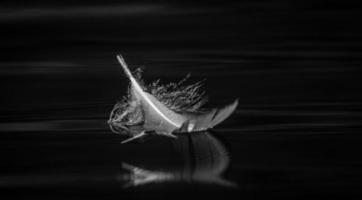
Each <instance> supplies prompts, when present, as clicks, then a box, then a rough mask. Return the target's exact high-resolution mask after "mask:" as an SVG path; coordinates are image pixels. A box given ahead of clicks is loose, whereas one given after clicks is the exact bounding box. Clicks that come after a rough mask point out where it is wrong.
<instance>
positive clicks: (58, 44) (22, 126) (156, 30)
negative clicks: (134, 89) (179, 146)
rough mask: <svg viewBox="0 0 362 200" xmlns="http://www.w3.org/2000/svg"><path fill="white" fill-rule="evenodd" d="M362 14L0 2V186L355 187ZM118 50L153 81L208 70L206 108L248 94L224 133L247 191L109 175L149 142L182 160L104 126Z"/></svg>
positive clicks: (314, 8)
mask: <svg viewBox="0 0 362 200" xmlns="http://www.w3.org/2000/svg"><path fill="white" fill-rule="evenodd" d="M361 11H362V10H361V7H360V6H359V5H358V4H356V3H352V2H349V1H297V2H294V1H276V0H275V1H274V0H273V1H251V0H250V1H234V2H232V1H231V2H227V1H222V2H219V1H209V2H205V1H204V2H197V3H196V2H192V1H190V2H188V1H101V2H96V1H94V2H92V1H84V2H82V1H69V2H68V1H9V2H6V1H5V2H4V1H2V2H1V3H0V32H1V37H0V43H1V45H0V52H1V54H0V91H1V100H0V101H1V107H0V122H1V123H0V139H1V140H0V143H1V144H0V152H1V153H0V155H1V157H2V161H1V164H0V166H1V172H0V188H1V190H2V191H4V192H2V194H6V195H8V196H7V197H22V198H24V197H29V198H30V197H45V198H49V197H52V198H65V199H69V198H70V197H75V198H106V197H109V198H123V197H151V198H161V197H168V198H171V197H173V196H172V195H174V194H183V195H184V196H186V197H187V196H189V195H190V196H191V195H192V194H191V193H193V194H194V195H196V194H199V195H201V196H205V198H206V197H215V196H214V195H215V193H217V194H220V195H221V196H222V197H223V196H227V195H230V194H237V195H238V196H239V197H241V198H245V199H253V198H272V197H274V198H283V197H286V198H293V199H295V198H301V199H303V198H311V197H312V198H313V197H314V198H329V199H331V198H332V199H333V198H340V197H346V196H347V197H352V196H353V197H357V196H359V195H360V185H361V172H360V169H361V167H362V166H361V165H362V162H361V159H360V152H361V150H362V149H361V147H360V146H361V145H360V144H361V142H362V136H360V134H361V116H362V113H361V111H362V106H361V100H362V95H361V91H362V87H361V64H362V63H361V59H362V57H361V53H362V32H361V28H360V27H361V20H360V15H361ZM118 53H122V55H123V56H124V57H125V59H126V61H127V62H128V63H129V65H130V66H131V67H138V66H144V69H145V71H144V74H143V76H144V79H145V81H146V82H149V81H152V80H156V79H158V78H160V79H161V80H162V81H164V82H168V81H175V80H181V79H182V78H183V77H184V76H185V75H186V74H188V73H191V75H192V76H191V81H196V80H203V79H205V87H204V89H205V90H206V92H207V94H208V96H209V100H210V101H209V104H208V105H207V106H208V107H213V106H221V105H223V104H226V103H229V102H231V101H232V100H233V99H235V98H238V99H239V107H238V109H237V110H236V112H235V114H234V115H233V116H232V117H231V118H230V119H228V120H227V121H225V122H224V123H223V124H222V125H221V126H220V127H218V128H217V129H216V133H215V134H216V135H217V136H218V137H220V138H221V140H222V141H224V142H225V143H226V145H227V146H228V148H229V151H230V154H231V158H232V159H231V165H230V168H229V170H228V171H227V172H226V176H227V177H228V178H229V179H230V180H233V181H234V182H236V183H238V185H239V187H238V189H232V190H229V189H224V188H219V187H216V186H202V185H197V187H195V186H194V185H192V184H191V185H187V184H184V185H174V186H170V185H162V184H161V185H158V186H156V187H150V188H148V187H146V189H144V188H141V189H136V190H135V191H133V190H124V189H122V187H121V184H120V183H119V182H117V181H115V180H113V178H109V177H113V176H114V174H117V173H119V170H120V169H121V163H122V162H123V161H126V160H143V159H144V155H143V153H144V151H152V152H153V153H154V155H153V156H154V159H150V160H149V162H148V163H151V165H157V163H158V165H161V166H162V164H160V163H163V164H165V163H167V160H172V159H173V155H169V154H167V155H163V154H162V152H165V151H168V145H166V143H167V141H168V140H167V139H162V138H161V139H159V140H158V139H155V140H151V141H146V142H145V143H141V144H130V145H128V146H125V145H120V144H119V142H120V141H121V139H123V138H120V137H119V136H117V135H114V134H111V133H110V131H109V130H108V127H107V125H106V123H105V122H106V120H107V118H108V114H109V112H110V110H111V109H112V106H113V104H114V103H115V102H116V101H117V100H118V99H119V98H121V97H122V96H123V95H124V94H125V93H126V90H127V85H128V82H127V80H126V78H125V76H124V75H123V74H122V71H121V69H120V66H119V65H118V64H117V61H116V59H115V55H116V54H118ZM164 145H165V146H167V147H163V146H164ZM161 147H162V148H161ZM163 148H165V149H163ZM146 157H147V156H146ZM165 191H167V192H165ZM168 195H169V196H168Z"/></svg>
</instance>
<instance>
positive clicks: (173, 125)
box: [117, 55, 185, 133]
mask: <svg viewBox="0 0 362 200" xmlns="http://www.w3.org/2000/svg"><path fill="white" fill-rule="evenodd" d="M117 59H118V62H119V63H120V64H121V66H122V68H123V70H124V71H125V73H126V75H127V76H128V78H129V79H130V81H131V94H132V95H134V98H135V99H136V100H137V101H139V102H140V103H141V105H142V107H143V109H144V113H145V126H146V127H153V128H158V129H157V130H158V131H160V132H168V133H171V132H173V131H174V130H175V129H177V128H180V127H181V125H182V124H183V122H184V121H185V118H184V117H183V116H182V115H180V114H178V113H175V112H174V111H172V110H170V109H169V108H167V107H166V106H165V105H163V104H162V103H161V102H160V101H159V100H157V99H156V98H155V97H154V96H152V95H151V94H149V93H148V92H146V91H144V90H143V89H142V87H141V85H140V84H139V83H138V82H137V80H136V79H135V78H134V76H133V75H132V73H131V72H130V70H129V69H128V66H127V64H126V62H125V61H124V59H123V57H122V56H121V55H118V56H117ZM155 125H156V127H154V126H155Z"/></svg>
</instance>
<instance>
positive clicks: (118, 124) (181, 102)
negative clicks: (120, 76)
mask: <svg viewBox="0 0 362 200" xmlns="http://www.w3.org/2000/svg"><path fill="white" fill-rule="evenodd" d="M117 59H118V62H119V63H120V64H121V66H122V68H123V70H124V72H125V73H126V75H127V77H128V78H129V80H130V82H131V87H130V91H129V95H128V98H126V99H125V100H124V101H123V102H120V103H118V104H116V106H115V107H114V108H113V110H112V113H111V115H110V119H109V124H110V126H111V128H112V130H113V131H117V130H125V129H128V127H127V126H129V127H131V126H133V125H136V124H139V122H142V126H143V128H144V130H145V131H146V132H150V131H152V132H156V133H157V134H160V135H164V136H169V137H175V136H174V135H173V132H179V133H180V132H181V133H182V132H195V131H205V130H208V129H210V128H213V127H214V126H216V125H217V124H219V123H221V122H222V121H224V120H225V119H226V118H228V117H229V116H230V115H231V113H232V112H233V111H234V110H235V108H236V107H237V104H238V101H237V100H236V101H234V103H232V104H230V105H228V106H225V107H224V108H222V109H216V108H214V109H211V110H209V111H208V112H199V111H197V110H198V109H199V108H200V107H201V106H202V105H203V104H204V103H205V101H206V99H205V98H204V97H203V92H200V91H199V88H200V86H201V82H197V83H195V84H192V85H189V86H181V84H182V83H183V82H184V81H185V80H186V79H187V77H186V78H185V79H183V80H182V81H180V82H179V83H170V84H168V85H165V86H163V85H159V81H156V82H153V83H152V84H151V85H150V86H148V87H143V86H142V85H141V84H140V82H139V81H138V80H137V79H136V77H138V78H140V74H139V73H137V74H136V76H134V75H133V74H132V72H131V71H130V70H129V68H128V66H127V64H126V62H125V61H124V59H123V57H122V56H121V55H118V56H117ZM127 99H128V100H127ZM183 110H184V111H183ZM128 114H130V115H129V116H130V118H131V119H130V121H132V122H137V123H130V124H127V123H125V124H123V123H122V119H123V118H124V117H125V116H127V115H128ZM124 125H126V126H124ZM130 132H132V131H130ZM141 132H142V131H136V132H135V133H130V135H131V136H132V138H130V139H129V140H126V142H128V141H131V140H133V139H137V138H141V137H143V136H145V135H146V134H145V133H143V134H140V133H141Z"/></svg>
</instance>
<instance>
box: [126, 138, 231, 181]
mask: <svg viewBox="0 0 362 200" xmlns="http://www.w3.org/2000/svg"><path fill="white" fill-rule="evenodd" d="M173 142H174V147H175V149H176V151H177V152H179V153H180V155H181V156H182V157H183V165H182V166H178V167H176V168H175V167H174V168H173V169H167V166H163V167H162V168H160V169H156V170H148V169H147V166H144V167H138V166H133V165H131V164H128V163H123V165H122V166H123V169H125V170H126V171H128V172H129V175H128V176H123V179H124V180H123V181H127V182H126V184H125V185H124V186H125V187H130V186H142V185H146V184H153V183H164V184H166V183H168V182H186V183H193V182H197V183H207V184H217V185H222V186H229V187H230V186H236V185H235V184H234V183H232V182H230V181H228V180H225V179H223V178H222V174H223V172H224V171H225V170H226V169H227V168H228V166H229V162H230V158H229V155H228V152H227V150H226V149H225V146H224V145H223V144H222V143H221V142H220V141H219V140H218V139H216V138H215V137H213V136H212V135H211V134H210V133H209V132H200V133H194V134H185V135H179V136H178V138H177V139H174V141H173ZM145 150H146V149H145ZM165 168H166V169H165Z"/></svg>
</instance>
